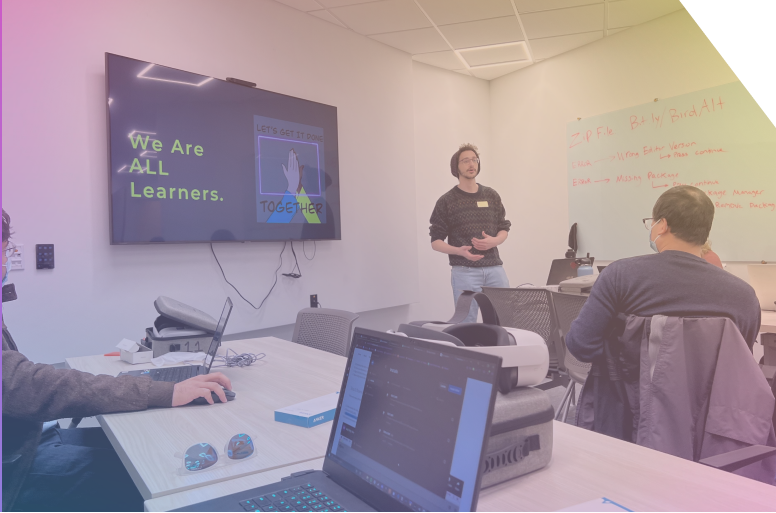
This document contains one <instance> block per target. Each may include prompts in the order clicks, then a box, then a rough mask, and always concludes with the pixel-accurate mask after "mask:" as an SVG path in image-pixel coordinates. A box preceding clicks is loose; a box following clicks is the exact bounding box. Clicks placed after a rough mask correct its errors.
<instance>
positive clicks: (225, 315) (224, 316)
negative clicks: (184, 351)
mask: <svg viewBox="0 0 776 513" xmlns="http://www.w3.org/2000/svg"><path fill="white" fill-rule="evenodd" d="M231 313H232V300H231V299H230V298H226V303H224V309H223V310H222V311H221V318H220V319H218V325H216V331H215V333H213V340H212V341H211V342H210V347H209V348H208V350H207V354H206V355H205V362H204V364H203V365H177V366H175V367H162V368H159V369H145V370H132V371H126V372H122V373H121V374H119V376H150V377H151V379H152V380H154V381H171V382H173V383H180V382H181V381H185V380H187V379H189V378H193V377H194V376H198V375H200V374H207V373H209V372H210V367H211V366H212V365H213V360H214V359H215V357H216V352H217V351H218V347H219V346H220V345H221V338H222V337H223V336H224V330H226V323H227V321H229V315H230V314H231Z"/></svg>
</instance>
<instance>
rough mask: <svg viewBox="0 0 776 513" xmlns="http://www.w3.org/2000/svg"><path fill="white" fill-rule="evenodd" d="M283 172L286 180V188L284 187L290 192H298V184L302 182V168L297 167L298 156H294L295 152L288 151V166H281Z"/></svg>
mask: <svg viewBox="0 0 776 513" xmlns="http://www.w3.org/2000/svg"><path fill="white" fill-rule="evenodd" d="M280 165H281V166H282V167H283V174H284V175H286V180H288V188H287V189H286V190H287V191H288V192H290V193H291V194H294V195H296V194H299V189H300V188H301V187H300V185H301V183H302V168H304V166H302V168H300V167H299V158H298V157H297V156H296V152H295V151H294V150H291V151H289V152H288V167H286V166H283V164H280Z"/></svg>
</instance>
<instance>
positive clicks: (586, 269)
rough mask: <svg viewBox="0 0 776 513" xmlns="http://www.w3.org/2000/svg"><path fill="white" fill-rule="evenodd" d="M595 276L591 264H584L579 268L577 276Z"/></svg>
mask: <svg viewBox="0 0 776 513" xmlns="http://www.w3.org/2000/svg"><path fill="white" fill-rule="evenodd" d="M591 274H593V266H592V265H590V264H583V265H580V266H579V267H577V276H590V275H591Z"/></svg>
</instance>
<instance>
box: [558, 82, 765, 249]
mask: <svg viewBox="0 0 776 513" xmlns="http://www.w3.org/2000/svg"><path fill="white" fill-rule="evenodd" d="M566 143H567V146H566V147H567V148H568V150H567V155H568V162H567V165H568V191H569V224H571V223H575V222H576V223H579V225H578V239H579V250H580V253H581V254H585V253H588V252H589V253H590V254H591V255H593V256H595V257H596V258H598V259H599V260H616V259H619V258H624V257H629V256H635V255H641V254H645V253H650V252H651V250H650V249H649V240H648V232H647V230H646V229H645V228H644V226H643V224H642V219H643V218H645V217H651V216H652V206H653V205H654V203H655V200H657V198H658V197H659V196H660V194H662V193H663V192H664V191H666V190H667V189H668V188H669V187H673V186H674V185H679V184H688V185H694V186H696V187H698V188H700V189H702V190H703V191H704V192H706V194H708V195H709V197H710V198H711V199H712V201H713V202H714V204H715V207H716V208H715V214H714V224H713V226H712V230H711V234H710V236H709V238H710V239H711V241H712V243H713V245H712V247H713V249H714V251H715V252H716V253H717V254H718V255H719V256H720V258H721V259H722V260H725V261H759V260H776V128H775V127H774V126H773V123H771V121H770V120H769V119H768V118H767V116H766V115H765V113H763V111H762V109H760V107H759V106H758V105H757V103H756V102H755V101H754V99H753V98H752V96H751V95H750V94H749V93H748V92H747V91H746V89H745V88H744V86H743V85H742V84H741V82H733V83H730V84H725V85H722V86H718V87H712V88H709V89H705V90H702V91H696V92H694V93H689V94H685V95H682V96H676V97H673V98H665V99H660V100H658V101H655V102H651V103H647V104H644V105H639V106H636V107H632V108H628V109H623V110H620V111H617V112H611V113H608V114H602V115H599V116H595V117H591V118H586V119H582V120H578V121H572V122H570V123H569V124H568V126H567V133H566Z"/></svg>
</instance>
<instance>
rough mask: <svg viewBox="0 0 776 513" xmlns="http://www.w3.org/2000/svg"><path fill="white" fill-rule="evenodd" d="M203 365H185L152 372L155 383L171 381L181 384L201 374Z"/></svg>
mask: <svg viewBox="0 0 776 513" xmlns="http://www.w3.org/2000/svg"><path fill="white" fill-rule="evenodd" d="M200 367H201V365H185V366H182V367H167V368H162V369H155V370H154V371H152V372H151V379H152V380H153V381H171V382H173V383H180V382H181V381H185V380H187V379H189V378H193V377H194V376H196V375H197V374H199V369H200Z"/></svg>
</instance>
